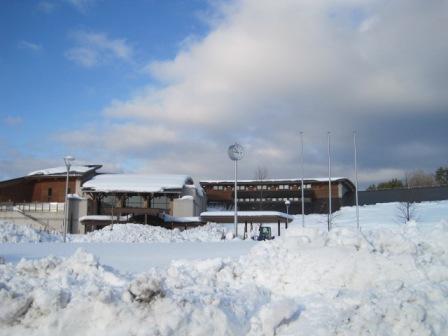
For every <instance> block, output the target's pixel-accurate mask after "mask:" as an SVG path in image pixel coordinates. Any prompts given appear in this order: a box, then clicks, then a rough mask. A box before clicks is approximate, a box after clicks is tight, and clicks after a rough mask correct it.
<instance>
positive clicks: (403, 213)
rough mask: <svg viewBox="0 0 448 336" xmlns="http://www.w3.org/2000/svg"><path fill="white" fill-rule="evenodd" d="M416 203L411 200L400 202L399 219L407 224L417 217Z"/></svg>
mask: <svg viewBox="0 0 448 336" xmlns="http://www.w3.org/2000/svg"><path fill="white" fill-rule="evenodd" d="M416 208H417V207H416V204H415V203H414V202H411V201H405V202H400V203H398V205H397V219H398V221H399V222H400V223H404V224H406V223H407V222H409V221H410V220H413V219H415V218H416V210H417V209H416Z"/></svg>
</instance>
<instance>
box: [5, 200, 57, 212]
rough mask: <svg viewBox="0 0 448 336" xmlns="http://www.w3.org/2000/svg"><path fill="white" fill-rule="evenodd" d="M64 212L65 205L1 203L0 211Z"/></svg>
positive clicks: (54, 203)
mask: <svg viewBox="0 0 448 336" xmlns="http://www.w3.org/2000/svg"><path fill="white" fill-rule="evenodd" d="M16 210H19V211H23V212H63V211H64V203H57V202H50V203H15V204H14V203H0V211H16Z"/></svg>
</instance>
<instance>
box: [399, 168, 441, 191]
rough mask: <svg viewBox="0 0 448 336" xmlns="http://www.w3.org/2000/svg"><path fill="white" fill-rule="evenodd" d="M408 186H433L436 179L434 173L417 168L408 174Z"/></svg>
mask: <svg viewBox="0 0 448 336" xmlns="http://www.w3.org/2000/svg"><path fill="white" fill-rule="evenodd" d="M405 182H406V187H408V188H413V187H432V186H435V185H436V184H437V183H436V180H435V178H434V175H432V174H428V173H425V172H424V171H423V170H415V171H412V172H410V173H407V174H406V181H405Z"/></svg>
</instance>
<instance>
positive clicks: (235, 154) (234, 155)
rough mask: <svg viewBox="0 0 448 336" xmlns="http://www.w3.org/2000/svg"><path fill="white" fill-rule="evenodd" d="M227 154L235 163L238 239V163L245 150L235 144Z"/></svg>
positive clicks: (235, 207)
mask: <svg viewBox="0 0 448 336" xmlns="http://www.w3.org/2000/svg"><path fill="white" fill-rule="evenodd" d="M227 154H228V155H229V158H230V160H232V161H233V162H235V196H234V197H235V205H234V209H235V213H234V219H233V221H234V224H235V237H238V193H237V190H236V189H237V181H238V161H239V160H241V159H242V158H243V156H244V148H243V146H241V145H240V144H238V143H236V142H235V143H234V144H233V145H231V146H229V149H228V150H227Z"/></svg>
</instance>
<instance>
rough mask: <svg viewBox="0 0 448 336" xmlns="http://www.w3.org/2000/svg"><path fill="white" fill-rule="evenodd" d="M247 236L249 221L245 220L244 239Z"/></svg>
mask: <svg viewBox="0 0 448 336" xmlns="http://www.w3.org/2000/svg"><path fill="white" fill-rule="evenodd" d="M246 236H247V221H245V222H244V239H246Z"/></svg>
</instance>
